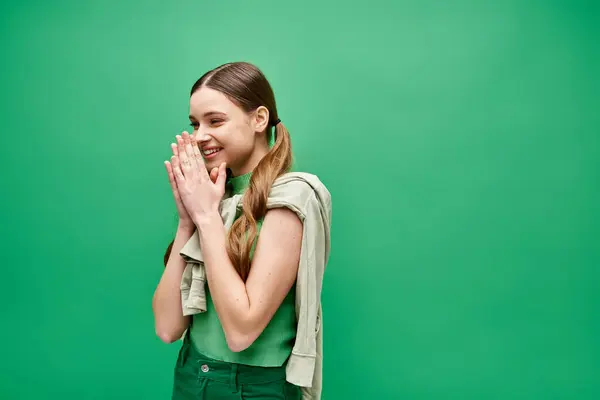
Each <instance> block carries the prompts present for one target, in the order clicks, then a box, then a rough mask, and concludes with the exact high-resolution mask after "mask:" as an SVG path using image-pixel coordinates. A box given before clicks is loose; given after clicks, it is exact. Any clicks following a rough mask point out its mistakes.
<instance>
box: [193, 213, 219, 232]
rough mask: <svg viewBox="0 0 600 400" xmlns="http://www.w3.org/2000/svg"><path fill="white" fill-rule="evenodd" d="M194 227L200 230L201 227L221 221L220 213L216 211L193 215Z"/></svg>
mask: <svg viewBox="0 0 600 400" xmlns="http://www.w3.org/2000/svg"><path fill="white" fill-rule="evenodd" d="M192 219H193V221H194V225H195V227H198V230H201V229H202V228H203V227H207V226H210V225H213V224H215V223H219V222H220V223H221V224H222V223H223V220H222V219H221V215H219V213H218V212H211V213H208V214H201V215H195V216H194V217H193V218H192Z"/></svg>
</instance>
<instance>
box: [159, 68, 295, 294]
mask: <svg viewBox="0 0 600 400" xmlns="http://www.w3.org/2000/svg"><path fill="white" fill-rule="evenodd" d="M203 87H208V88H211V89H214V90H217V91H219V92H221V93H223V94H224V95H226V96H227V97H228V98H229V99H230V100H231V101H232V102H234V103H235V104H237V105H238V106H239V107H241V108H242V109H243V110H244V111H246V112H248V113H249V112H251V111H253V110H255V109H257V108H258V107H259V106H264V107H266V108H267V109H268V110H269V125H268V127H267V129H266V132H265V134H267V132H268V131H269V129H270V128H271V127H272V126H273V125H274V124H275V122H276V121H277V120H278V119H279V116H278V114H277V105H276V103H275V96H274V94H273V90H272V88H271V85H270V84H269V81H268V80H267V78H266V77H265V76H264V74H263V73H262V72H261V71H260V69H258V68H257V67H256V66H255V65H252V64H250V63H247V62H234V63H227V64H224V65H221V66H219V67H217V68H215V69H213V70H211V71H208V72H207V73H205V74H204V75H203V76H202V77H201V78H200V79H198V81H196V83H194V85H193V86H192V90H191V92H190V96H191V95H192V94H194V93H195V92H196V91H197V90H199V89H200V88H203ZM275 129H276V131H275V134H276V141H275V144H274V146H273V147H272V148H271V150H270V151H269V152H268V153H267V154H266V155H265V156H264V157H263V158H262V159H261V160H260V162H259V163H258V165H257V166H256V168H255V169H254V170H253V171H252V176H251V178H250V185H249V187H248V189H247V190H246V192H245V193H244V198H243V207H242V209H243V213H242V215H241V216H240V217H239V218H238V219H237V220H236V221H235V222H234V223H233V225H232V226H231V229H230V230H229V232H228V234H227V235H228V240H227V254H228V255H229V258H230V259H231V262H232V263H233V266H234V268H235V269H236V271H237V272H238V274H239V275H240V277H241V278H242V280H243V281H244V282H245V281H246V279H247V278H248V274H249V273H250V250H251V249H252V244H253V243H254V241H255V240H256V237H257V225H256V222H257V221H258V220H260V219H262V218H263V217H264V216H265V214H266V213H267V198H268V196H269V192H270V191H271V186H272V185H273V182H274V181H275V179H277V178H278V177H279V176H281V175H282V174H284V173H286V172H287V171H288V170H289V169H290V167H291V165H292V146H291V141H290V135H289V132H288V130H287V129H286V128H285V126H284V125H283V123H281V122H279V123H278V124H277V125H275ZM172 246H173V242H171V243H170V244H169V246H168V248H167V251H166V252H165V256H164V263H165V266H166V265H167V260H168V259H169V255H170V253H171V248H172Z"/></svg>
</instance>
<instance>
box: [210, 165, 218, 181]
mask: <svg viewBox="0 0 600 400" xmlns="http://www.w3.org/2000/svg"><path fill="white" fill-rule="evenodd" d="M218 177H219V168H217V167H214V168H213V169H211V170H210V180H211V181H212V182H213V183H217V178H218Z"/></svg>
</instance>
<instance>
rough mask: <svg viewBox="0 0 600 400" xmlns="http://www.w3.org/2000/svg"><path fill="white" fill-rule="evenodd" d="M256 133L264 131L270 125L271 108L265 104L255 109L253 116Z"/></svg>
mask: <svg viewBox="0 0 600 400" xmlns="http://www.w3.org/2000/svg"><path fill="white" fill-rule="evenodd" d="M252 122H253V125H254V132H255V133H262V132H264V131H265V129H267V126H269V109H268V108H267V107H265V106H260V107H258V108H257V109H256V110H254V115H253V118H252Z"/></svg>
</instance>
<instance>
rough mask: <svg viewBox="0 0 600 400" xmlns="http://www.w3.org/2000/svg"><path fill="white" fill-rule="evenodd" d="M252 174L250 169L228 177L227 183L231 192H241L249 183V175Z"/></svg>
mask: <svg viewBox="0 0 600 400" xmlns="http://www.w3.org/2000/svg"><path fill="white" fill-rule="evenodd" d="M251 176H252V171H250V172H248V173H246V174H244V175H240V176H233V177H231V178H229V184H230V185H231V189H232V190H233V194H241V193H243V192H244V190H246V189H247V188H248V186H249V185H250V177H251Z"/></svg>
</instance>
